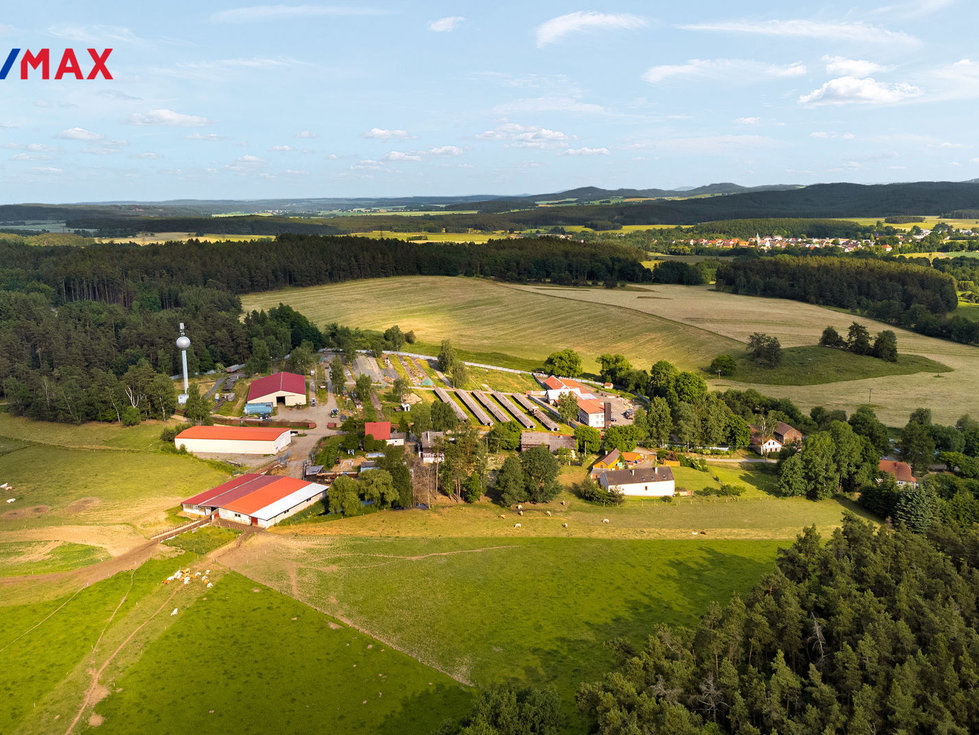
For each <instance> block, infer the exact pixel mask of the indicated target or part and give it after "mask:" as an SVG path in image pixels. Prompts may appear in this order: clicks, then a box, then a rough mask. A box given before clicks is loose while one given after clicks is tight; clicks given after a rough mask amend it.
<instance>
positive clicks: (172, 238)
mask: <svg viewBox="0 0 979 735" xmlns="http://www.w3.org/2000/svg"><path fill="white" fill-rule="evenodd" d="M191 239H193V240H200V241H201V242H253V241H255V240H274V239H275V236H274V235H223V234H221V233H210V234H203V235H195V234H194V233H193V232H141V233H139V234H138V235H133V236H131V237H99V238H96V239H95V241H96V242H132V243H136V244H137V245H158V244H160V243H164V242H186V241H187V240H191Z"/></svg>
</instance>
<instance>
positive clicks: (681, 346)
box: [242, 276, 740, 372]
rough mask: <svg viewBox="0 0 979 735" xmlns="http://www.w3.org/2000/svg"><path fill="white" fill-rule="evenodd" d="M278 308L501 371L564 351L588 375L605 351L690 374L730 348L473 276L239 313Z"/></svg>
mask: <svg viewBox="0 0 979 735" xmlns="http://www.w3.org/2000/svg"><path fill="white" fill-rule="evenodd" d="M279 303H287V304H289V305H290V306H292V307H293V308H295V309H298V310H299V311H300V312H302V313H303V314H305V315H306V316H307V317H309V318H310V319H312V320H313V321H314V322H315V323H316V324H318V325H323V324H326V323H329V322H334V321H335V322H339V323H340V324H346V325H349V326H356V327H360V328H362V329H386V328H387V327H390V326H391V325H392V324H397V325H399V326H400V327H401V329H402V330H404V331H408V330H413V331H414V332H415V334H416V335H417V337H418V344H416V345H412V346H411V347H412V350H413V351H415V352H425V351H428V352H429V353H430V354H437V351H438V346H439V344H440V343H441V341H442V340H443V339H451V340H452V343H453V345H455V346H456V347H457V348H459V349H460V351H461V353H462V354H463V356H464V357H465V358H466V359H473V361H476V362H485V363H487V364H494V365H502V366H504V367H511V366H512V367H521V368H525V369H526V368H532V367H535V366H539V365H541V364H542V363H543V361H544V358H545V357H547V355H549V354H550V353H551V352H555V351H557V350H562V349H565V348H567V347H572V348H574V349H575V350H577V351H578V352H580V353H581V356H582V359H583V361H584V364H585V369H586V370H588V371H596V372H597V370H598V363H597V361H596V358H597V357H598V356H599V355H601V354H603V353H605V352H621V353H622V354H624V355H626V357H628V358H629V359H630V360H632V361H633V363H634V364H636V365H643V366H647V367H648V366H649V365H652V364H653V363H654V362H656V361H657V360H670V361H671V362H673V363H675V364H677V365H679V366H680V367H683V368H695V367H697V366H700V365H706V364H708V363H709V362H710V361H711V359H713V357H714V356H715V355H717V354H718V353H720V352H724V351H726V350H731V349H737V348H739V347H740V345H739V344H738V342H737V341H736V340H734V339H731V338H728V337H724V336H721V335H719V334H714V333H712V332H710V331H707V330H705V329H698V328H691V327H690V326H687V325H683V324H679V323H677V322H675V321H672V320H671V319H669V318H663V317H661V316H656V315H653V314H650V313H642V312H641V311H640V310H638V309H634V310H631V311H627V310H624V309H622V308H621V307H619V306H618V305H615V304H600V303H585V302H579V303H575V302H571V301H568V300H566V299H564V300H559V299H556V298H554V297H553V295H551V294H545V293H540V294H538V293H533V292H531V291H526V290H521V289H516V288H511V287H508V286H504V285H500V284H498V283H494V282H492V281H488V280H484V279H475V278H451V277H441V276H432V277H428V276H417V277H399V278H379V279H368V280H362V281H350V282H347V283H340V284H332V285H327V286H313V287H310V288H299V289H283V290H279V291H270V292H268V293H253V294H246V295H244V296H243V297H242V304H243V306H244V308H245V310H246V311H250V310H252V309H268V308H271V307H273V306H277V305H278V304H279ZM508 358H516V361H515V362H516V363H517V364H514V360H512V359H510V360H508Z"/></svg>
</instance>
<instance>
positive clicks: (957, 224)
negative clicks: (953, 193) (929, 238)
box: [840, 215, 979, 230]
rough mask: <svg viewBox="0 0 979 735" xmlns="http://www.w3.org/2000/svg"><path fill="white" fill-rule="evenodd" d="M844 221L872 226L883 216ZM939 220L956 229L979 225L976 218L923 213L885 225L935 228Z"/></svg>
mask: <svg viewBox="0 0 979 735" xmlns="http://www.w3.org/2000/svg"><path fill="white" fill-rule="evenodd" d="M840 221H842V222H856V223H857V224H858V225H864V226H872V225H876V224H877V223H878V222H883V218H882V217H845V218H843V219H842V220H840ZM939 222H944V223H945V224H947V225H951V226H952V227H954V228H955V229H956V230H972V229H975V228H977V227H979V220H975V219H947V218H945V217H937V216H935V215H921V216H920V217H919V218H918V221H917V222H905V223H903V224H891V223H890V222H885V223H884V226H885V227H893V228H894V229H895V230H910V229H912V228H913V227H915V226H918V227H920V228H921V229H922V230H930V229H932V228H934V226H935V225H937V224H938V223H939Z"/></svg>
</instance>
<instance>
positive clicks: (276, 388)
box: [246, 373, 306, 406]
mask: <svg viewBox="0 0 979 735" xmlns="http://www.w3.org/2000/svg"><path fill="white" fill-rule="evenodd" d="M246 403H248V404H251V403H273V404H276V403H277V404H279V405H284V406H305V405H306V378H304V377H303V376H302V375H296V373H273V374H272V375H269V376H268V377H266V378H259V379H258V380H253V381H252V384H251V385H250V386H248V400H247V401H246Z"/></svg>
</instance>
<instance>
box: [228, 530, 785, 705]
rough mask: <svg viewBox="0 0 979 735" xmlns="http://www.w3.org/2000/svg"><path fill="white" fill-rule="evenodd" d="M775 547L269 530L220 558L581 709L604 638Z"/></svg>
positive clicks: (602, 655)
mask: <svg viewBox="0 0 979 735" xmlns="http://www.w3.org/2000/svg"><path fill="white" fill-rule="evenodd" d="M379 515H380V514H379ZM328 525H330V526H335V525H337V524H328ZM777 546H778V543H777V542H774V541H700V540H691V541H628V540H597V539H557V538H537V539H520V538H514V539H508V540H502V539H489V540H488V539H485V538H452V539H447V538H441V539H436V538H432V539H420V538H419V539H391V538H322V537H320V538H315V537H313V538H311V537H281V536H274V535H266V536H263V537H262V538H261V539H259V538H255V539H253V540H252V541H251V542H249V544H246V545H245V546H243V547H242V548H241V549H240V550H237V551H236V552H234V555H228V556H226V557H225V560H226V561H227V563H229V564H231V566H232V567H233V568H235V569H237V570H238V571H241V572H242V573H244V574H246V575H247V576H250V577H252V578H254V579H257V580H259V581H262V582H264V583H266V584H268V585H270V586H272V587H274V588H276V589H280V590H282V591H285V592H287V593H289V594H292V595H295V596H297V597H298V598H299V599H300V600H303V601H307V602H309V603H310V604H312V605H314V606H316V607H319V608H322V609H324V610H326V611H327V612H328V613H332V614H333V615H336V616H337V617H339V618H341V619H342V620H345V621H349V622H350V623H351V624H352V625H355V626H357V627H358V628H361V629H363V630H368V631H370V632H371V633H372V634H373V635H375V636H377V637H379V638H381V639H384V640H388V641H390V642H391V643H392V645H395V646H397V647H398V648H399V649H401V650H404V651H406V652H408V653H409V654H410V655H412V656H413V657H415V658H417V659H419V660H421V661H422V662H425V663H429V664H431V665H433V666H437V667H438V668H440V669H442V670H445V671H447V672H449V673H450V674H452V675H453V676H455V677H456V678H459V679H463V680H467V681H471V682H473V683H474V684H476V685H488V684H493V683H497V682H500V681H503V680H505V679H510V678H513V679H518V680H525V681H529V682H533V683H536V684H543V683H548V684H552V685H554V686H555V687H556V688H557V689H558V691H559V692H560V694H561V695H562V698H563V699H564V701H565V704H566V709H567V710H568V712H569V714H572V715H573V710H574V708H573V704H572V696H573V693H574V691H575V690H576V688H577V686H578V684H579V683H581V682H582V681H588V680H590V679H593V678H596V677H597V676H599V675H600V673H601V672H602V671H603V670H604V669H606V668H607V667H608V666H609V664H610V663H611V659H610V653H609V651H608V650H607V649H605V648H604V646H603V643H604V642H606V641H609V640H612V639H615V638H625V639H628V640H630V641H632V642H633V643H638V642H639V641H641V640H642V639H643V637H644V636H645V635H646V634H648V633H649V632H650V631H651V630H652V629H653V627H654V626H655V625H656V624H657V623H660V622H669V623H674V624H677V623H679V624H687V625H690V624H693V623H694V621H695V620H696V618H697V616H698V615H700V614H701V613H702V612H703V611H704V609H705V608H706V606H707V604H708V602H709V600H711V599H727V598H728V597H729V596H730V595H731V594H732V593H734V592H743V591H745V590H746V589H747V588H748V587H750V586H751V585H752V584H753V583H754V582H756V581H757V580H758V578H759V577H761V575H762V574H763V573H764V572H765V571H767V570H768V568H769V566H770V564H771V562H772V560H773V559H774V554H775V549H776V548H777ZM475 580H478V584H474V581H475Z"/></svg>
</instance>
